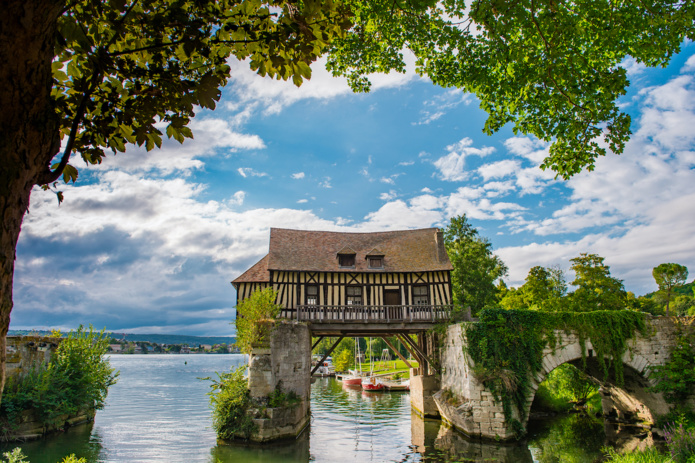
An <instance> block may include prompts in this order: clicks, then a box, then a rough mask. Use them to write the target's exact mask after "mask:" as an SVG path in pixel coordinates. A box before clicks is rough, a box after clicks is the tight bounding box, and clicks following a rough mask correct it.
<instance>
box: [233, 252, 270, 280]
mask: <svg viewBox="0 0 695 463" xmlns="http://www.w3.org/2000/svg"><path fill="white" fill-rule="evenodd" d="M266 281H270V272H268V254H266V255H265V257H263V259H261V260H259V261H258V262H256V263H255V264H254V265H253V266H252V267H251V268H250V269H248V270H247V271H245V272H244V273H242V274H241V275H239V276H238V277H237V278H236V279H235V280H233V281H232V284H233V285H236V284H237V283H262V282H266Z"/></svg>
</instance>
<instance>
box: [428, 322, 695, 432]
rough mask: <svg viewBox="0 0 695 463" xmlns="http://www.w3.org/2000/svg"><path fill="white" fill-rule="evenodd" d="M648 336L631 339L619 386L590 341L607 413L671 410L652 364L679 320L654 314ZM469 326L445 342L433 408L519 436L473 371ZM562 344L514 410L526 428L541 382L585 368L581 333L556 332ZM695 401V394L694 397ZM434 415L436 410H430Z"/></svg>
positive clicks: (473, 426) (461, 424)
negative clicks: (563, 369)
mask: <svg viewBox="0 0 695 463" xmlns="http://www.w3.org/2000/svg"><path fill="white" fill-rule="evenodd" d="M646 324H647V329H646V334H645V335H640V334H636V335H635V337H633V338H632V339H630V340H629V341H628V348H627V350H626V352H625V353H624V354H623V357H622V359H621V361H622V362H623V365H624V382H623V385H622V386H618V385H617V384H616V382H615V380H614V379H612V378H610V377H609V378H608V379H607V380H605V381H604V378H603V372H602V371H599V370H600V369H599V367H598V362H597V361H596V359H595V357H592V353H593V347H592V344H591V340H590V339H588V340H587V341H586V354H587V369H588V371H587V373H588V374H589V375H590V376H592V377H594V378H595V379H596V380H598V381H599V382H600V383H601V388H600V390H599V391H600V393H601V396H602V397H601V399H602V400H601V405H602V408H603V413H604V415H609V416H610V415H616V414H617V416H618V417H624V416H625V415H628V416H629V415H636V416H637V417H638V418H639V419H642V420H644V421H650V422H654V419H655V418H656V416H658V415H662V414H665V413H667V412H668V411H669V406H668V404H667V403H666V402H665V400H664V398H663V396H662V394H660V393H655V392H652V391H650V390H649V389H648V388H649V386H652V385H653V380H650V377H649V375H650V372H651V368H652V367H653V366H656V365H663V364H664V363H665V362H666V361H667V360H668V358H669V356H670V354H671V351H672V350H673V348H674V347H675V345H676V339H677V334H676V324H675V323H674V321H673V320H672V319H670V318H667V317H649V318H648V319H647V321H646ZM464 325H465V324H458V325H452V326H450V327H449V328H448V330H447V334H446V338H445V342H444V345H443V346H442V348H441V351H440V359H441V365H442V370H443V371H442V375H441V385H440V387H441V390H440V391H438V392H436V393H435V394H434V395H433V397H432V399H433V400H432V402H430V403H429V404H428V407H429V408H428V411H429V412H433V411H434V410H433V406H434V407H436V412H438V413H439V415H440V416H441V418H442V419H443V420H444V421H446V422H447V423H448V424H450V425H451V426H453V427H454V428H456V429H458V430H460V431H462V432H464V433H465V434H467V435H469V436H479V437H485V438H494V439H503V440H506V439H513V438H514V430H513V429H511V426H510V425H509V424H508V423H506V422H505V418H504V411H503V408H502V403H501V402H499V401H495V400H494V398H493V394H492V392H491V391H490V390H488V389H487V388H486V387H485V386H484V385H483V384H482V383H481V382H479V381H478V380H477V379H476V377H475V375H474V374H473V373H472V370H471V365H470V363H469V362H468V361H467V359H466V358H465V355H464V350H463V347H464V343H466V336H465V326H464ZM555 335H556V339H557V341H558V342H557V344H556V345H555V346H554V347H550V346H548V347H546V348H545V350H544V351H543V367H542V369H541V371H540V372H539V373H538V375H537V376H536V377H534V378H533V379H532V381H531V390H530V393H529V394H528V396H527V397H526V405H525V410H523V411H522V412H523V413H520V410H513V414H514V417H515V418H516V419H518V420H519V421H520V422H521V424H522V425H523V426H524V428H525V427H526V424H527V422H528V415H529V411H530V409H531V404H532V403H533V399H534V397H535V394H536V390H537V389H538V386H539V385H540V384H541V382H543V380H544V379H545V378H546V376H547V375H548V374H549V373H550V372H551V371H553V370H554V369H555V368H557V367H558V366H560V365H562V364H564V363H573V364H575V365H576V366H580V365H581V363H582V350H581V345H580V341H579V338H578V336H577V335H575V334H572V333H566V332H564V331H556V333H555ZM690 403H691V405H695V395H693V396H691V398H690ZM430 414H434V413H430Z"/></svg>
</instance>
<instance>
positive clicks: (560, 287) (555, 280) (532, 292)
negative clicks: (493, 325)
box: [500, 266, 567, 311]
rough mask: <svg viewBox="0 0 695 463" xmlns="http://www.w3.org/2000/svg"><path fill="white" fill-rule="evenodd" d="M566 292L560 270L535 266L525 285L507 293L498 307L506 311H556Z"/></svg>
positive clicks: (562, 274)
mask: <svg viewBox="0 0 695 463" xmlns="http://www.w3.org/2000/svg"><path fill="white" fill-rule="evenodd" d="M566 292H567V283H566V282H565V275H564V273H563V271H562V269H560V268H559V267H551V268H545V267H541V266H536V267H533V268H531V270H529V272H528V275H527V276H526V283H524V284H523V285H522V286H521V287H520V288H518V289H515V290H510V291H508V292H507V293H506V294H505V297H504V298H502V300H501V301H500V305H501V306H502V307H503V308H505V309H507V310H515V309H516V310H518V309H532V310H543V311H557V310H560V302H561V299H562V298H563V297H564V296H565V293H566Z"/></svg>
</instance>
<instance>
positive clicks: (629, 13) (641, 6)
mask: <svg viewBox="0 0 695 463" xmlns="http://www.w3.org/2000/svg"><path fill="white" fill-rule="evenodd" d="M349 4H350V5H351V6H352V8H353V11H354V12H355V17H354V21H355V26H354V27H353V30H355V31H357V32H358V33H356V34H348V35H346V36H345V37H343V38H340V39H339V40H337V42H336V43H335V44H334V50H336V51H338V53H334V54H333V55H331V57H330V60H329V64H330V66H331V67H332V69H333V70H334V72H335V73H338V74H343V75H347V76H349V77H350V79H351V82H352V83H353V85H354V86H355V87H356V88H358V89H362V88H368V82H367V81H366V79H365V78H364V77H363V76H364V74H365V73H366V72H374V71H382V70H389V69H402V68H403V56H402V54H401V53H400V52H401V50H402V49H403V48H409V49H410V50H412V51H413V52H414V53H415V55H416V56H417V71H418V72H419V73H421V74H424V75H427V76H429V77H430V78H431V79H432V81H433V82H434V83H435V84H438V85H441V86H444V87H458V88H460V89H462V90H463V91H466V92H471V93H474V94H475V95H476V96H477V97H478V98H479V99H480V106H481V108H482V109H483V110H485V111H486V112H487V113H488V116H489V117H488V120H487V122H486V123H485V127H484V129H483V130H484V132H485V133H487V134H491V133H493V132H495V131H497V130H499V129H500V128H502V127H503V126H504V125H506V124H508V123H511V124H513V130H514V132H515V133H524V134H531V135H534V136H536V137H538V138H539V139H541V140H544V141H547V142H552V145H551V147H550V153H549V156H548V157H547V158H546V159H545V161H544V162H543V164H542V167H543V168H550V169H552V170H554V171H555V172H556V173H557V174H558V175H559V176H561V177H563V178H565V179H567V178H569V177H570V176H572V175H574V174H576V173H578V172H580V171H581V170H582V169H584V168H586V169H588V170H593V168H594V163H595V161H596V159H597V157H599V156H603V155H605V154H606V148H605V147H608V149H610V150H611V151H612V152H614V153H617V154H620V153H621V152H622V151H623V148H624V146H625V142H626V141H627V140H628V139H629V136H630V133H631V132H630V122H631V121H630V116H629V115H627V114H626V113H624V112H622V111H621V110H620V108H619V106H618V102H617V99H618V98H619V97H620V96H622V95H624V94H625V93H626V89H627V87H628V85H629V81H628V79H627V72H626V70H625V68H624V64H623V62H624V60H625V59H626V58H633V59H634V60H635V61H637V62H638V63H642V64H645V65H646V66H664V65H665V64H666V63H668V61H669V60H670V58H671V56H673V54H674V53H678V51H679V50H680V46H681V43H682V42H683V40H684V39H686V38H688V39H690V40H693V39H694V38H695V26H694V25H693V24H694V21H693V19H694V17H695V3H693V2H687V1H686V2H682V1H675V0H647V1H640V2H629V1H626V2H613V1H610V0H597V1H592V2H578V1H571V0H570V1H564V2H558V1H557V0H520V1H514V2H510V1H501V0H473V1H471V2H469V3H468V4H466V2H464V1H462V0H442V1H440V2H438V3H436V6H435V3H434V2H428V1H426V0H424V1H416V2H413V3H408V2H404V1H395V2H394V1H390V0H381V1H374V0H351V1H350V2H349ZM413 4H429V5H431V6H432V7H431V8H430V9H428V10H426V12H424V13H421V12H419V11H410V10H409V7H411V6H412V5H413ZM467 7H468V8H467ZM385 36H386V37H387V40H386V42H387V46H386V47H385V46H384V40H383V38H384V37H385ZM601 139H603V140H601Z"/></svg>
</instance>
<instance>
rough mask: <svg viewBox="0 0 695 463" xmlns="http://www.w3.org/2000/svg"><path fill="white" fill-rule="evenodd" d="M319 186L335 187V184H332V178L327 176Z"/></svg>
mask: <svg viewBox="0 0 695 463" xmlns="http://www.w3.org/2000/svg"><path fill="white" fill-rule="evenodd" d="M319 186H320V187H321V188H333V186H331V178H330V177H325V178H324V179H323V180H322V181H321V182H319Z"/></svg>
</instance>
